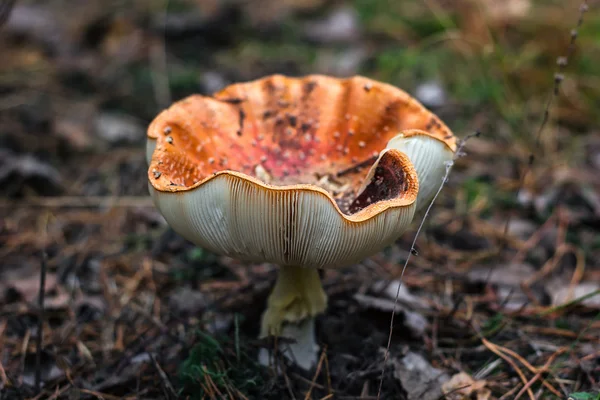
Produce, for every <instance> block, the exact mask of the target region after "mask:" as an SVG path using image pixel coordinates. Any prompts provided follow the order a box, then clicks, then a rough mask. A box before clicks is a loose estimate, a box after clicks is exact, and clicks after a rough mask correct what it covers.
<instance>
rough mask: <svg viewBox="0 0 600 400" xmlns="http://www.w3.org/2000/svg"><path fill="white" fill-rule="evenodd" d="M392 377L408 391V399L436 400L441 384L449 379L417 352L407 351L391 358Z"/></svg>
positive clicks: (439, 393) (440, 395)
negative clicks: (400, 356)
mask: <svg viewBox="0 0 600 400" xmlns="http://www.w3.org/2000/svg"><path fill="white" fill-rule="evenodd" d="M391 363H392V365H393V366H394V377H395V378H396V379H398V380H399V381H400V382H401V383H402V386H403V387H404V390H406V392H407V393H408V400H437V399H439V398H441V397H442V385H443V383H444V382H446V381H447V380H448V379H449V376H448V374H446V373H445V372H444V371H442V370H440V369H438V368H434V367H433V366H432V365H431V364H430V363H429V361H427V360H426V359H425V358H424V357H423V356H421V355H420V354H417V353H413V352H408V353H406V354H405V355H404V357H402V358H401V359H398V358H392V359H391Z"/></svg>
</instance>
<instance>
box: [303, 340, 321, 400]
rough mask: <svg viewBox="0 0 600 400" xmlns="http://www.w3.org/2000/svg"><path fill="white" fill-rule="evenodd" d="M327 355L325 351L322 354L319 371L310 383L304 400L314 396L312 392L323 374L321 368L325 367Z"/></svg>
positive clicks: (318, 366) (318, 365)
mask: <svg viewBox="0 0 600 400" xmlns="http://www.w3.org/2000/svg"><path fill="white" fill-rule="evenodd" d="M326 355H327V350H326V349H323V351H322V352H321V357H320V359H319V363H318V364H317V370H316V371H315V375H314V376H313V379H312V381H311V382H310V388H309V389H308V391H307V392H306V396H304V400H309V399H310V397H311V396H310V395H311V394H312V390H313V388H314V387H315V384H316V383H317V377H318V376H319V374H320V373H321V367H322V366H323V361H324V360H325V356H326Z"/></svg>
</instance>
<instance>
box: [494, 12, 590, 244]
mask: <svg viewBox="0 0 600 400" xmlns="http://www.w3.org/2000/svg"><path fill="white" fill-rule="evenodd" d="M588 8H589V7H588V4H587V0H583V2H582V3H581V5H580V6H579V18H578V19H577V24H576V25H575V28H574V29H572V30H571V41H570V42H569V46H568V48H567V54H566V55H565V56H563V57H559V58H558V59H557V60H556V64H557V65H558V70H557V72H556V73H555V74H554V87H553V89H552V93H551V94H550V97H549V98H548V101H547V103H546V108H545V109H544V116H543V117H542V121H541V123H540V126H539V127H538V130H537V133H536V138H535V145H536V147H539V144H540V143H539V142H540V138H541V136H542V132H543V131H544V129H545V128H546V125H547V123H548V119H549V118H550V107H551V106H552V103H553V102H554V99H555V98H556V97H558V94H559V91H560V85H561V83H562V81H563V80H564V78H565V76H564V70H565V67H566V66H567V65H568V64H569V58H570V57H571V56H572V55H573V52H574V51H575V42H576V40H577V36H578V34H579V28H581V25H582V24H583V15H584V14H585V13H586V11H587V10H588ZM534 161H535V154H533V153H530V154H529V160H528V163H527V166H526V167H525V171H523V175H522V176H521V179H520V180H519V186H518V187H517V192H516V193H517V196H518V195H519V192H520V191H521V190H522V189H523V186H524V185H525V178H526V177H527V175H528V174H529V172H531V169H532V167H533V163H534ZM510 221H511V215H510V214H509V216H508V218H507V219H506V224H505V225H504V238H505V240H503V241H502V243H503V244H502V245H503V246H505V245H506V236H507V235H508V227H509V225H510Z"/></svg>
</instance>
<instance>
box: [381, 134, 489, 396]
mask: <svg viewBox="0 0 600 400" xmlns="http://www.w3.org/2000/svg"><path fill="white" fill-rule="evenodd" d="M479 135H480V132H475V133H473V134H470V135H468V136H466V137H465V138H464V139H463V140H462V141H461V142H460V144H459V145H458V148H457V149H456V152H455V153H454V154H455V155H454V158H453V159H452V160H451V161H448V162H447V163H446V173H445V174H444V177H443V178H442V182H441V183H440V187H439V188H438V190H437V192H436V193H435V196H433V199H431V202H430V203H429V206H428V207H427V210H426V211H425V215H424V216H423V219H421V223H420V224H419V228H418V229H417V232H416V233H415V236H414V238H413V241H412V244H411V245H410V252H409V253H408V256H407V257H406V261H405V262H404V266H403V267H402V272H401V273H400V279H399V284H398V288H397V289H396V297H395V298H394V307H393V308H392V317H391V318H390V332H389V335H388V342H387V347H386V349H385V355H384V357H383V365H382V367H381V376H380V377H379V390H378V391H377V400H379V399H380V398H381V391H382V389H383V377H384V374H385V365H386V362H387V359H388V357H389V354H390V346H391V344H392V335H393V333H394V317H395V316H396V306H397V304H398V298H399V297H400V289H401V288H402V279H403V277H404V272H405V271H406V267H407V266H408V262H409V261H410V257H411V255H413V254H416V253H417V251H416V249H415V246H416V243H417V238H418V237H419V234H420V233H421V230H422V229H423V226H424V225H425V220H426V219H427V217H428V216H429V212H430V211H431V208H432V207H433V204H434V203H435V201H436V200H437V198H438V196H439V195H440V193H441V192H442V189H443V188H444V185H445V184H446V182H447V181H448V177H449V176H450V171H451V170H452V167H453V166H454V161H455V160H456V159H457V158H459V157H462V156H463V155H464V154H465V153H464V152H463V148H464V147H465V145H466V143H467V141H468V140H469V139H471V138H472V137H474V136H479Z"/></svg>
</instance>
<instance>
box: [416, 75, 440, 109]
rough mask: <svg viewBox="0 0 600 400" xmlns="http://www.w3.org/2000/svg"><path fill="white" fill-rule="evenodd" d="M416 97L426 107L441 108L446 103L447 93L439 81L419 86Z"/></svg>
mask: <svg viewBox="0 0 600 400" xmlns="http://www.w3.org/2000/svg"><path fill="white" fill-rule="evenodd" d="M415 97H416V98H417V99H418V100H419V101H420V102H421V103H423V105H425V106H426V107H441V106H443V105H444V104H445V103H446V91H445V90H444V88H443V87H442V85H441V84H440V83H439V82H437V81H431V82H425V83H422V84H420V85H419V86H417V89H416V90H415Z"/></svg>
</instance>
